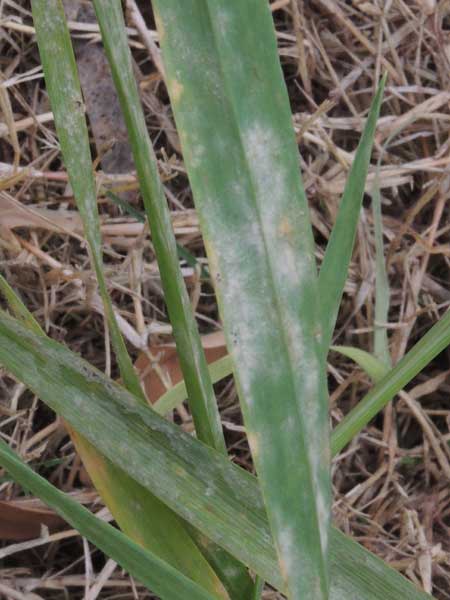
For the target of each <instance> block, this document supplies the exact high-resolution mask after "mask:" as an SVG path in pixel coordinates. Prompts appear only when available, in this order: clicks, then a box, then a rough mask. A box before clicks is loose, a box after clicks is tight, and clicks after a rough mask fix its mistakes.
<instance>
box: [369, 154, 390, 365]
mask: <svg viewBox="0 0 450 600" xmlns="http://www.w3.org/2000/svg"><path fill="white" fill-rule="evenodd" d="M380 160H381V157H380ZM380 160H379V161H378V165H377V171H376V177H375V182H374V187H373V192H372V214H373V222H374V228H375V268H376V276H375V315H374V317H375V323H374V334H373V336H374V354H375V356H376V357H377V358H378V359H379V360H380V361H382V362H383V363H384V364H385V365H386V366H387V367H390V366H391V365H392V362H391V355H390V353H389V342H388V336H387V328H386V324H387V322H388V315H389V297H390V293H389V280H388V276H387V272H386V265H385V260H384V247H383V221H382V217H381V192H380V183H379V177H380V166H381V162H380Z"/></svg>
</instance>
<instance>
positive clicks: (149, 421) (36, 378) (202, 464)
mask: <svg viewBox="0 0 450 600" xmlns="http://www.w3.org/2000/svg"><path fill="white" fill-rule="evenodd" d="M447 329H448V323H447ZM447 336H449V333H448V331H447ZM0 364H2V365H4V366H5V367H6V368H7V369H8V370H9V371H10V372H11V373H12V374H14V375H15V376H16V377H18V378H19V379H20V380H21V381H23V382H24V383H25V384H26V385H28V386H29V387H30V389H32V390H33V391H34V392H35V393H36V394H38V395H39V396H40V397H41V399H42V400H44V401H45V402H46V403H47V404H48V406H50V407H51V408H53V409H54V410H55V411H56V412H57V413H58V414H60V415H61V416H62V417H63V418H65V419H66V420H68V421H69V422H71V423H72V425H73V426H75V427H76V428H77V429H78V430H79V431H80V432H81V433H82V434H83V435H84V436H85V437H86V438H88V439H89V440H90V441H91V442H92V443H93V444H95V445H96V447H97V449H98V450H99V451H101V452H102V454H104V456H107V457H108V458H109V459H110V460H111V461H112V462H113V463H114V464H116V465H117V466H118V467H120V468H122V469H124V470H125V471H126V472H127V473H128V475H129V476H130V477H133V479H135V480H136V481H138V482H139V483H140V484H141V485H142V486H144V487H146V488H147V489H148V490H149V491H151V492H152V493H154V494H155V495H156V496H157V497H158V498H160V499H161V500H162V501H163V502H164V503H165V504H167V505H168V506H170V507H171V508H172V509H173V510H174V511H175V512H177V513H178V514H179V515H181V516H182V517H183V518H184V519H186V520H187V521H188V522H190V523H191V524H192V525H193V526H194V527H196V528H197V529H198V530H199V531H201V532H202V533H203V534H204V535H206V536H207V537H209V538H210V539H212V540H214V541H215V542H216V543H217V544H219V545H221V546H222V547H224V548H225V549H227V550H228V551H229V552H231V553H232V554H234V556H236V557H237V558H239V559H240V560H241V561H242V562H244V563H245V564H247V565H248V566H249V567H250V568H251V569H253V570H254V571H255V572H256V573H258V574H259V575H260V576H261V577H262V578H263V579H265V580H266V581H268V582H269V583H270V584H271V585H273V586H275V587H277V588H279V589H283V578H282V577H281V574H280V571H279V566H278V562H277V557H276V553H275V550H274V548H273V541H272V537H271V534H270V529H269V524H268V521H267V517H266V515H265V512H264V504H263V502H262V498H261V495H260V490H259V487H258V483H257V481H256V479H255V478H254V477H253V476H252V475H250V474H249V473H247V472H245V471H243V470H242V469H240V468H239V467H237V466H235V465H233V464H232V463H231V462H230V461H228V460H227V459H226V457H224V456H223V455H222V454H221V453H219V452H217V451H215V450H213V449H211V448H208V447H207V446H205V445H204V444H202V443H201V442H198V441H197V440H195V439H194V438H192V437H191V436H189V435H187V434H186V433H184V432H182V431H180V429H179V428H178V427H176V426H175V425H174V424H172V423H170V422H168V421H166V420H164V419H162V418H161V417H160V416H158V415H157V414H156V413H155V412H154V411H152V410H151V409H149V408H146V407H144V406H142V404H141V403H140V402H139V401H138V399H136V398H135V397H134V396H132V395H131V394H130V393H129V392H127V391H126V390H124V389H123V388H121V387H120V386H118V385H117V384H115V383H114V382H112V381H111V380H109V379H108V378H107V377H105V375H103V374H102V373H100V372H99V371H97V370H96V369H94V368H93V367H91V366H90V365H89V364H88V363H86V362H85V361H83V360H82V359H80V358H79V357H78V356H77V355H75V354H74V353H73V352H70V351H69V350H67V349H66V348H64V347H63V346H61V344H58V343H56V342H54V341H52V340H49V339H46V338H45V337H42V336H36V335H34V334H33V333H31V332H29V331H27V330H26V329H24V327H23V326H22V325H21V324H20V323H19V322H17V321H16V320H14V319H12V318H11V317H8V316H7V315H6V314H5V313H3V312H2V311H0ZM341 563H342V564H344V565H345V568H340V566H339V565H340V564H341ZM352 563H353V564H354V568H352ZM330 597H331V598H332V599H333V600H341V599H342V598H358V600H359V598H364V599H365V600H366V599H367V600H398V598H399V597H405V598H408V600H425V599H426V598H430V597H429V596H428V595H427V594H424V593H423V592H421V591H420V590H417V589H416V588H415V587H414V586H413V585H412V584H411V583H410V582H408V581H407V580H406V579H405V578H404V577H402V576H401V575H399V574H398V573H396V572H395V571H393V570H392V569H390V568H389V567H387V566H386V565H384V564H383V563H382V561H380V560H379V559H377V558H376V557H374V556H373V555H372V554H371V553H370V552H368V551H367V550H365V549H364V548H362V547H361V546H359V545H355V543H354V542H352V541H351V540H349V539H347V538H346V537H345V536H344V535H342V534H340V533H339V532H337V531H336V530H335V529H332V535H331V593H330Z"/></svg>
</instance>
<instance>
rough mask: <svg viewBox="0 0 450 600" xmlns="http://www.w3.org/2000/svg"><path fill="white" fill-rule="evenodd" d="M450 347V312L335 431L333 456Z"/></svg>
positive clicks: (332, 441)
mask: <svg viewBox="0 0 450 600" xmlns="http://www.w3.org/2000/svg"><path fill="white" fill-rule="evenodd" d="M449 344H450V311H448V312H447V313H446V314H445V315H444V316H443V317H442V318H441V319H440V321H438V322H437V323H436V324H435V325H433V327H432V328H431V329H430V330H429V331H428V332H427V333H426V334H425V335H424V336H423V337H422V338H421V339H420V340H419V341H418V342H417V344H416V345H415V346H414V347H413V348H412V349H411V350H410V351H409V352H408V354H406V355H405V356H404V357H403V358H402V359H401V360H400V361H399V362H398V363H397V364H396V365H395V367H394V368H393V369H391V370H390V371H389V372H388V373H387V374H386V375H385V377H383V379H381V381H379V382H378V383H377V384H376V385H375V386H374V387H373V388H372V389H371V390H370V392H369V393H368V394H366V396H365V397H364V398H363V399H362V400H361V402H359V404H357V406H355V408H353V409H352V410H351V411H350V412H349V413H348V415H346V417H345V418H344V419H343V420H342V421H341V422H340V423H339V425H338V426H337V427H336V428H335V429H334V431H333V435H332V439H331V447H332V453H333V455H335V454H337V453H338V452H340V451H341V450H342V448H344V447H345V446H346V445H347V444H348V443H349V442H350V441H351V440H352V439H353V437H354V436H355V435H356V434H357V433H359V432H360V431H361V429H362V428H363V427H365V426H366V425H367V423H369V421H370V420H371V419H372V418H373V417H374V416H375V415H376V414H377V413H378V412H379V411H380V410H381V409H382V408H384V407H385V406H386V404H387V403H388V402H390V401H391V400H392V398H393V397H394V396H395V394H397V393H398V392H399V391H400V390H401V389H403V387H404V386H405V385H407V384H408V383H409V382H410V381H411V379H413V377H415V376H416V375H417V374H418V373H420V371H421V370H422V369H423V368H424V367H425V366H426V365H427V364H428V363H429V362H430V361H431V360H433V358H434V357H435V356H437V355H438V354H439V353H440V352H442V350H445V348H446V347H447V346H448V345H449Z"/></svg>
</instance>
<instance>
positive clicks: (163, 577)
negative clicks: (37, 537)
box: [0, 440, 218, 600]
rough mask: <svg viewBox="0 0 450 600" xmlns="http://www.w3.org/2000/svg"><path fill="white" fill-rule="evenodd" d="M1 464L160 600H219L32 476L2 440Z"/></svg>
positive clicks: (49, 485)
mask: <svg viewBox="0 0 450 600" xmlns="http://www.w3.org/2000/svg"><path fill="white" fill-rule="evenodd" d="M0 464H1V465H2V466H3V467H4V468H6V469H7V470H8V472H9V473H10V474H11V475H12V476H13V477H14V479H15V481H17V482H18V483H20V484H21V485H22V486H23V487H24V488H25V489H28V490H30V491H31V492H33V494H35V495H36V496H38V497H39V498H41V499H42V500H43V501H44V502H46V503H47V504H48V505H49V506H50V507H52V508H53V509H54V510H55V511H56V512H57V513H58V514H59V515H61V516H62V517H63V518H64V519H65V520H66V521H67V522H68V523H70V524H71V525H72V526H73V527H74V528H76V529H77V530H78V531H79V532H80V534H81V535H83V536H85V537H86V538H87V539H88V540H90V541H91V542H93V543H94V544H95V545H96V546H98V548H100V549H101V550H103V551H104V552H105V553H106V554H107V555H108V556H110V557H111V558H113V559H114V560H115V561H117V562H118V563H119V564H120V565H121V566H122V567H123V568H124V569H126V570H127V571H128V572H129V573H130V574H131V575H134V576H135V577H136V578H137V579H138V580H139V581H141V582H142V583H143V584H144V585H146V586H148V588H149V589H151V590H152V591H153V592H155V593H157V594H158V595H159V596H160V597H161V598H162V599H163V600H165V599H167V600H185V599H186V598H193V599H195V600H214V598H216V599H217V598H218V597H217V596H214V595H212V594H210V593H208V592H206V591H204V590H203V589H202V588H201V587H200V586H199V585H197V584H195V583H194V582H192V581H191V580H189V579H188V578H187V577H185V576H184V575H183V574H182V573H180V572H178V571H176V569H174V568H173V567H171V566H170V565H169V564H167V563H165V562H164V561H162V560H161V559H160V558H158V557H157V556H156V555H154V554H152V553H151V552H149V551H148V550H144V549H143V548H141V547H140V546H139V545H138V544H136V543H135V542H133V541H132V540H130V539H129V538H128V537H127V536H125V535H124V534H123V533H122V532H120V531H119V530H118V529H115V528H114V527H112V526H111V525H109V524H108V523H105V522H104V521H101V520H100V519H98V518H97V517H95V516H94V515H93V514H91V513H90V512H89V511H88V510H87V509H86V508H84V507H83V506H81V504H78V502H75V501H74V500H72V499H71V498H70V496H67V495H66V494H63V493H62V492H60V491H59V490H58V489H56V488H55V487H54V486H52V485H51V484H50V483H48V482H47V481H46V480H45V479H43V478H42V477H40V476H39V475H37V474H36V473H34V472H33V471H32V469H30V467H28V466H27V465H25V464H24V463H23V462H22V461H21V460H20V459H19V458H18V457H17V456H16V455H15V454H14V452H13V451H12V450H11V449H10V448H9V447H8V445H7V444H6V443H5V442H4V441H3V440H0Z"/></svg>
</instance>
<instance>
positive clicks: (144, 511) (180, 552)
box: [0, 275, 228, 599]
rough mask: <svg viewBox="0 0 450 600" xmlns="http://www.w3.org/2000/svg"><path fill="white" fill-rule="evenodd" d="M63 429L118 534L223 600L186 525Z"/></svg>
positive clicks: (21, 314) (15, 301)
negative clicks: (122, 532) (69, 438)
mask: <svg viewBox="0 0 450 600" xmlns="http://www.w3.org/2000/svg"><path fill="white" fill-rule="evenodd" d="M0 290H1V291H2V292H3V294H4V295H5V297H6V299H7V301H8V304H9V306H10V308H11V310H12V311H13V312H14V314H16V315H17V317H18V318H19V320H20V321H21V322H22V323H24V325H25V326H26V327H27V328H28V330H29V331H33V333H35V334H37V335H39V336H42V337H44V338H45V334H44V332H43V330H42V329H41V327H40V325H39V323H38V322H37V321H36V320H35V319H34V317H33V315H32V314H31V313H30V312H29V311H28V309H27V307H26V306H25V305H24V304H23V303H22V301H21V300H20V298H19V297H18V296H17V295H16V293H15V292H14V290H13V289H12V288H11V287H10V286H9V284H8V283H7V282H6V280H5V279H4V278H3V277H2V276H1V275H0ZM65 425H66V429H67V430H68V433H69V434H70V437H71V438H72V441H73V442H74V444H75V448H76V450H77V453H78V454H79V456H80V458H81V460H82V461H83V464H84V466H85V467H86V470H87V472H88V473H89V476H90V478H91V479H92V481H93V483H94V485H95V488H96V489H97V491H98V492H99V494H100V496H101V497H102V499H103V501H104V502H105V504H106V506H107V507H108V508H109V510H110V511H111V514H112V515H113V516H114V518H115V520H116V522H117V524H118V525H119V527H120V528H121V529H122V531H124V533H126V534H127V535H128V536H129V537H131V538H132V539H133V540H134V541H135V542H137V543H138V544H140V545H141V546H142V547H143V548H145V549H147V550H150V551H151V552H154V553H155V554H156V555H157V556H158V557H159V558H162V559H163V560H164V561H166V562H168V563H169V564H170V565H172V566H174V567H176V569H177V570H179V571H181V572H182V573H183V574H184V575H186V576H187V577H188V578H190V579H192V580H193V581H195V582H196V583H198V584H199V585H200V586H201V587H202V588H204V589H205V590H208V591H209V592H210V593H212V594H213V595H214V596H217V597H220V598H222V599H227V598H228V595H227V593H226V591H225V589H224V588H223V586H222V584H221V582H220V580H219V578H218V576H217V575H216V574H215V572H214V571H213V569H212V568H211V565H210V564H209V562H208V561H207V560H206V559H205V557H204V555H203V553H202V552H200V550H199V548H198V547H197V546H196V544H195V543H194V541H193V539H192V536H191V535H190V532H189V531H188V529H187V526H186V523H184V522H183V521H182V520H181V519H180V518H179V517H178V516H177V515H176V514H175V513H174V512H173V511H171V510H170V508H168V507H167V506H166V505H165V504H164V503H163V502H161V500H159V499H158V498H156V497H155V496H154V495H153V494H151V493H150V492H149V491H148V490H147V489H145V488H144V487H143V486H141V485H140V484H139V483H138V482H137V481H135V480H134V479H132V478H131V477H130V476H129V475H128V474H127V473H126V471H124V470H123V469H121V468H119V467H117V466H116V465H115V464H114V463H113V462H111V461H110V460H108V459H107V458H105V457H104V456H102V454H100V452H98V450H97V449H96V448H95V446H93V445H92V444H91V443H90V442H89V441H88V440H87V439H86V438H84V437H83V436H82V435H80V434H79V433H78V432H77V431H76V430H75V429H73V428H71V427H70V426H69V425H68V424H67V423H66V424H65Z"/></svg>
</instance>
